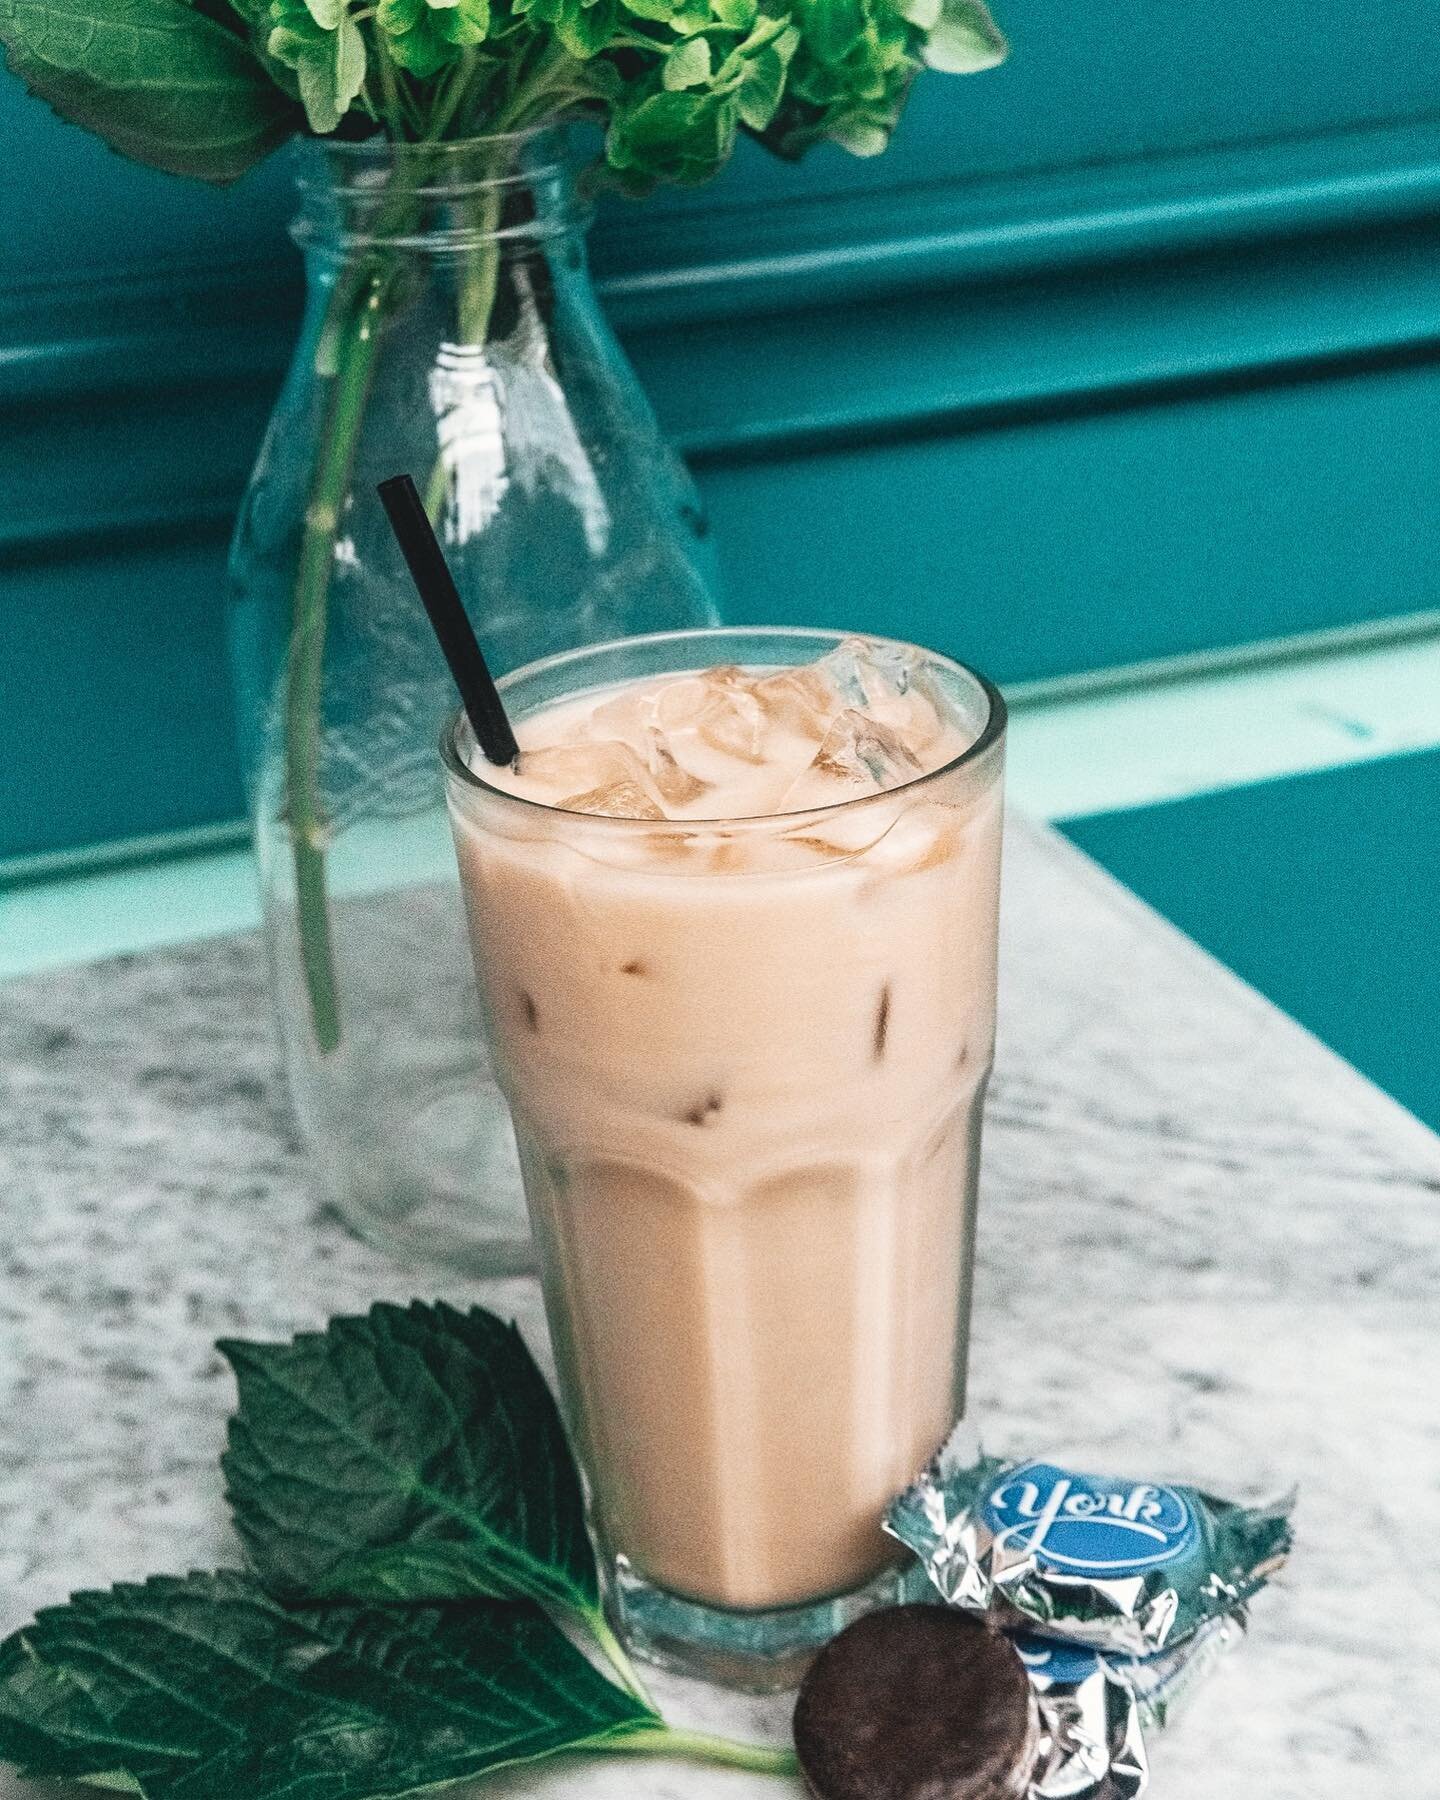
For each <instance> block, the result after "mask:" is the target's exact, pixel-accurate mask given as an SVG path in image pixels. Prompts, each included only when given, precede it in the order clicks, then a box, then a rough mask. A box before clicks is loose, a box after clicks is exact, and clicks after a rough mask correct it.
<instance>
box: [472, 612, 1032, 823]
mask: <svg viewBox="0 0 1440 1800" xmlns="http://www.w3.org/2000/svg"><path fill="white" fill-rule="evenodd" d="M717 637H752V638H756V639H759V640H761V641H762V642H763V640H765V639H767V638H770V639H774V638H810V639H813V640H814V641H815V642H816V643H826V644H828V645H830V647H831V648H834V647H835V645H836V644H837V643H843V642H844V640H845V639H846V638H848V637H860V638H864V639H865V641H866V642H867V643H872V644H883V645H885V646H887V647H888V648H893V649H901V650H919V651H921V652H922V654H923V655H925V656H927V657H929V658H931V659H932V660H933V661H935V662H937V663H940V664H943V665H944V666H945V667H947V668H950V669H953V670H955V671H957V672H958V673H959V674H961V675H964V676H965V677H967V678H968V679H969V680H970V681H973V682H974V683H975V685H976V686H977V687H978V688H979V690H980V692H981V694H982V695H983V696H984V699H985V705H986V713H985V722H984V724H983V725H982V726H981V728H980V730H979V732H978V733H977V735H976V736H975V738H974V740H973V741H972V742H971V743H969V744H967V745H966V746H965V748H964V749H963V750H961V751H960V752H959V753H958V754H957V755H955V756H952V757H951V758H950V760H949V761H948V762H945V763H941V764H940V765H939V766H938V767H937V768H934V769H927V770H926V771H925V773H924V774H923V775H915V776H912V777H911V779H910V780H909V781H902V782H900V783H898V785H896V786H895V787H892V788H882V789H881V790H880V792H879V793H877V794H857V795H855V797H854V798H853V799H850V800H837V801H835V802H833V803H832V804H831V805H829V806H807V807H802V808H800V809H799V810H798V811H796V812H783V813H736V814H717V815H716V816H715V817H713V818H705V819H702V818H684V819H669V818H666V819H617V818H612V817H611V816H610V815H609V814H608V813H587V812H575V811H572V810H571V809H570V808H569V807H566V806H552V805H550V804H549V802H548V801H545V800H532V799H530V798H529V797H528V796H527V795H524V794H512V793H511V792H510V791H509V790H508V789H506V788H502V787H496V786H495V785H494V783H493V782H489V781H486V780H485V779H484V778H483V777H482V776H480V775H477V774H476V773H475V771H474V769H473V768H471V766H470V764H469V763H468V762H467V761H466V760H465V758H464V757H463V756H462V755H461V754H460V749H459V739H460V735H461V733H462V732H463V731H465V730H470V731H471V734H472V736H473V728H472V727H471V726H470V721H469V718H468V717H467V716H466V713H465V709H464V707H463V706H457V707H456V708H455V710H454V711H453V712H452V713H451V714H450V715H449V717H448V718H447V719H446V721H445V723H444V725H443V726H442V727H441V730H440V760H441V762H442V763H443V764H444V767H445V772H446V774H447V776H448V777H450V778H451V779H452V780H453V781H456V782H458V783H459V785H460V786H461V787H462V788H463V789H468V790H470V791H471V792H473V793H476V794H481V795H486V796H489V797H490V798H492V799H494V800H499V801H502V802H506V803H508V804H509V805H511V806H514V807H521V808H528V809H529V810H531V811H532V812H536V813H550V814H554V815H557V816H558V817H560V818H562V819H583V820H586V821H588V822H589V823H590V824H592V825H595V826H598V827H601V828H604V829H610V828H612V827H615V828H618V829H619V830H621V831H626V830H629V831H648V832H656V831H665V830H667V828H668V829H672V830H675V831H679V832H694V831H701V830H711V831H714V830H718V829H722V828H733V827H735V826H742V825H743V826H747V827H760V826H766V825H777V824H781V825H786V826H789V825H793V824H794V823H795V822H796V821H797V820H799V819H814V818H819V817H822V816H824V815H828V814H831V813H837V812H849V811H851V810H852V809H854V808H856V807H860V806H873V805H876V804H878V803H881V802H884V801H886V800H892V799H894V798H895V796H896V795H897V794H909V793H911V792H913V791H914V790H916V789H918V788H922V787H925V786H926V785H927V784H928V783H929V782H932V781H937V780H939V779H940V778H941V777H942V776H946V775H953V774H955V773H956V772H957V771H958V770H960V769H962V768H964V767H966V765H967V764H970V763H974V762H978V761H979V760H980V759H981V758H982V757H983V756H984V755H985V753H986V751H988V750H990V749H992V748H993V747H994V745H995V744H997V743H998V742H999V741H1000V739H1001V738H1002V737H1003V736H1004V734H1005V727H1006V723H1007V719H1008V716H1009V715H1008V708H1007V707H1006V704H1005V696H1004V695H1003V694H1002V693H1001V692H1000V690H999V688H998V687H996V685H995V683H994V682H993V681H991V679H990V677H989V676H988V675H983V674H981V672H980V670H979V669H975V668H972V667H971V666H970V664H969V663H965V662H961V661H960V660H959V658H958V657H953V656H946V655H945V654H944V652H943V651H940V650H931V649H929V648H928V647H927V646H926V645H924V644H914V643H911V642H909V641H908V640H907V639H905V638H892V637H881V636H880V635H879V634H877V633H875V632H870V631H864V632H860V631H855V632H847V631H836V630H834V629H832V628H829V627H825V626H818V625H701V626H691V627H689V628H687V629H685V630H681V631H648V632H642V633H641V634H639V635H638V636H636V637H625V638H609V639H607V640H606V641H605V642H604V643H599V644H581V645H578V646H577V647H576V648H574V649H571V650H559V651H556V652H555V653H554V654H552V655H550V656H542V657H540V658H538V659H537V660H536V661H534V662H529V663H523V664H522V665H521V666H520V667H519V668H518V669H512V670H511V671H510V672H509V673H508V674H506V675H502V676H501V677H500V679H499V680H498V681H497V682H496V684H495V685H496V687H497V688H498V689H499V690H500V692H501V694H502V695H503V694H504V692H505V690H506V689H507V688H509V687H511V686H513V685H514V684H515V683H517V682H519V681H521V680H523V679H524V678H526V677H532V676H534V675H536V674H540V673H544V672H546V671H549V670H553V669H557V668H560V667H562V666H564V665H565V664H566V663H572V662H584V661H585V660H587V659H588V658H590V657H593V656H597V655H599V654H600V653H601V652H602V651H605V650H612V649H615V648H616V647H617V646H619V645H621V644H624V645H627V646H648V645H655V644H680V643H684V642H686V641H693V642H695V643H705V642H707V641H710V640H713V639H715V638H717ZM780 666H781V667H794V668H803V667H804V666H805V665H804V664H801V663H795V664H781V665H780ZM674 673H675V674H676V675H677V676H679V675H681V674H683V673H684V671H683V670H679V669H677V670H675V671H674ZM658 678H659V677H655V679H658ZM644 679H649V678H644ZM584 691H585V690H584V689H583V688H577V689H576V690H575V692H576V694H579V693H583V692H584ZM571 697H572V698H573V697H574V696H571Z"/></svg>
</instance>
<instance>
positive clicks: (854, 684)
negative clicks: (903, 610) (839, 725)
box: [811, 637, 944, 755]
mask: <svg viewBox="0 0 1440 1800" xmlns="http://www.w3.org/2000/svg"><path fill="white" fill-rule="evenodd" d="M811 668H812V671H813V672H814V673H815V674H816V675H818V676H819V677H820V678H821V680H823V681H824V682H825V683H826V684H828V685H830V686H833V687H834V689H835V691H836V693H837V694H839V695H840V697H841V702H842V704H843V705H846V706H851V707H853V708H854V709H855V710H856V711H857V712H863V713H864V714H865V716H866V717H867V718H870V719H875V720H877V721H878V722H879V723H880V724H882V725H888V726H890V728H891V729H892V730H894V731H897V732H898V733H899V734H900V736H901V737H902V738H903V739H904V740H905V742H906V744H907V745H908V746H909V748H910V749H911V750H912V751H914V752H915V753H916V754H917V755H918V754H919V752H920V751H922V750H924V749H925V748H926V746H927V745H928V744H931V743H933V742H934V740H935V739H936V738H937V737H938V736H939V735H940V731H941V728H942V726H943V724H944V707H943V702H942V701H941V699H940V696H939V694H938V693H937V692H936V690H935V687H934V684H933V683H932V682H931V680H930V678H929V675H928V673H927V671H926V668H925V660H924V657H923V656H922V654H921V653H920V652H919V651H918V650H914V649H912V648H911V647H910V646H909V645H908V644H882V643H877V642H876V641H875V640H874V639H872V638H862V637H851V638H846V639H845V640H844V642H843V643H839V644H837V645H836V646H835V648H834V649H833V650H832V651H830V653H829V654H828V655H827V656H822V657H821V658H820V660H819V661H818V662H816V663H813V664H812V665H811Z"/></svg>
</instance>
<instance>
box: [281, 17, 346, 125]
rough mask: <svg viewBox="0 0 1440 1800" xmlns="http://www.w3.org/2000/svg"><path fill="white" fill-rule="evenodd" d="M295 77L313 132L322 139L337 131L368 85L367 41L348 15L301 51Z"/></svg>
mask: <svg viewBox="0 0 1440 1800" xmlns="http://www.w3.org/2000/svg"><path fill="white" fill-rule="evenodd" d="M274 43H275V40H274V39H273V38H272V40H271V44H272V48H273V47H274ZM277 54H278V52H277ZM282 60H283V59H282ZM295 75H296V79H297V80H298V81H299V83H300V98H301V101H302V102H303V103H304V106H305V117H306V118H307V119H308V120H309V122H310V129H311V130H312V131H317V132H319V133H320V134H321V135H322V136H324V134H325V133H327V132H330V131H333V130H334V129H335V127H336V126H337V125H338V124H339V123H340V121H341V120H342V119H343V118H344V117H345V115H346V113H347V112H349V110H350V103H351V101H352V100H354V98H355V96H356V95H357V94H358V93H359V92H360V90H361V88H362V87H363V86H364V85H365V40H364V38H362V37H361V35H360V27H359V26H358V25H357V24H356V23H355V22H354V20H353V19H351V18H350V17H349V16H348V14H347V15H345V16H343V17H342V18H341V19H340V22H339V24H338V26H337V27H336V29H335V30H334V31H327V32H324V33H323V34H322V35H321V36H320V37H319V38H318V39H317V40H316V41H315V42H313V43H311V44H307V45H306V46H305V47H304V48H303V49H302V50H301V51H300V52H299V55H298V56H297V58H296V61H295Z"/></svg>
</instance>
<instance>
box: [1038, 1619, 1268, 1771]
mask: <svg viewBox="0 0 1440 1800" xmlns="http://www.w3.org/2000/svg"><path fill="white" fill-rule="evenodd" d="M1240 1633H1241V1627H1240V1625H1239V1623H1238V1622H1237V1621H1236V1620H1233V1619H1212V1620H1210V1621H1209V1622H1208V1623H1207V1624H1205V1625H1203V1626H1202V1627H1201V1628H1200V1630H1199V1631H1197V1632H1196V1633H1195V1634H1194V1635H1193V1636H1192V1637H1191V1638H1190V1639H1189V1640H1188V1641H1187V1642H1186V1643H1185V1644H1183V1645H1181V1646H1180V1647H1179V1648H1178V1649H1175V1650H1167V1651H1163V1652H1161V1654H1160V1655H1158V1656H1148V1657H1132V1656H1115V1655H1107V1654H1105V1653H1103V1652H1101V1651H1099V1650H1090V1649H1087V1648H1085V1647H1084V1646H1081V1645H1076V1644H1069V1643H1065V1642H1063V1641H1059V1640H1057V1639H1054V1638H1038V1637H1034V1636H1031V1635H1024V1636H1021V1637H1018V1638H1016V1640H1015V1647H1016V1649H1017V1650H1018V1651H1019V1652H1020V1657H1021V1660H1022V1661H1023V1662H1024V1664H1025V1668H1026V1672H1027V1673H1028V1674H1029V1676H1030V1685H1031V1686H1032V1687H1033V1688H1034V1690H1035V1699H1036V1704H1037V1706H1038V1709H1039V1713H1040V1747H1039V1755H1038V1758H1037V1761H1036V1765H1035V1773H1034V1775H1033V1776H1032V1777H1031V1782H1030V1800H1139V1797H1140V1795H1142V1794H1143V1793H1144V1792H1145V1789H1146V1786H1147V1785H1148V1783H1149V1779H1150V1765H1149V1760H1148V1758H1147V1756H1146V1753H1145V1740H1146V1737H1147V1736H1148V1735H1150V1734H1151V1733H1153V1732H1155V1731H1158V1730H1160V1729H1162V1728H1163V1727H1164V1726H1165V1725H1166V1724H1167V1723H1169V1722H1170V1721H1171V1720H1172V1719H1173V1718H1174V1717H1175V1714H1176V1712H1177V1711H1178V1710H1179V1709H1180V1708H1181V1707H1182V1706H1183V1704H1184V1702H1185V1700H1186V1699H1187V1698H1188V1696H1189V1695H1190V1693H1191V1692H1192V1691H1193V1690H1194V1688H1195V1686H1196V1684H1197V1682H1198V1681H1200V1680H1201V1679H1202V1678H1203V1677H1204V1676H1205V1675H1206V1674H1208V1673H1209V1671H1210V1670H1211V1669H1213V1668H1214V1666H1215V1663H1216V1661H1217V1660H1218V1658H1219V1657H1220V1656H1221V1655H1222V1654H1223V1653H1224V1652H1225V1650H1227V1649H1228V1648H1229V1647H1230V1645H1231V1644H1233V1643H1234V1642H1235V1641H1236V1640H1237V1639H1238V1638H1239V1636H1240Z"/></svg>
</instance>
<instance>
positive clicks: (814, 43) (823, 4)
mask: <svg viewBox="0 0 1440 1800" xmlns="http://www.w3.org/2000/svg"><path fill="white" fill-rule="evenodd" d="M794 10H795V21H796V23H797V24H798V25H799V27H800V30H801V33H802V34H803V36H804V39H805V43H806V46H807V48H808V49H809V50H810V51H811V52H812V54H814V55H815V56H817V57H818V58H819V59H820V61H821V62H823V63H838V62H842V61H843V60H844V59H845V57H847V56H848V55H849V54H850V52H851V51H852V50H853V49H854V48H855V46H856V45H857V44H858V43H860V41H861V40H862V39H863V37H864V36H865V27H866V23H867V21H866V18H865V0H795V5H794Z"/></svg>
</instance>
